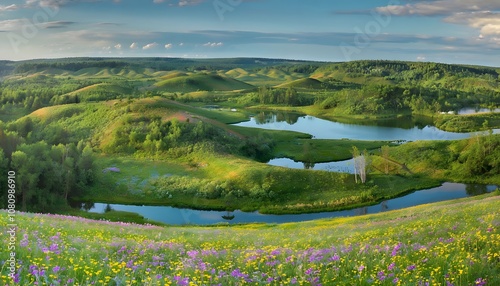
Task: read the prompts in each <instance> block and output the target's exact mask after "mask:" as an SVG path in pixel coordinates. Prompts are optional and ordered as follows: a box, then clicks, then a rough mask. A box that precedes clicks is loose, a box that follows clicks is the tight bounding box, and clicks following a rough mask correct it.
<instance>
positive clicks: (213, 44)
mask: <svg viewBox="0 0 500 286" xmlns="http://www.w3.org/2000/svg"><path fill="white" fill-rule="evenodd" d="M223 45H224V43H222V42H218V43H215V42H214V43H212V42H208V43H205V44H203V46H204V47H212V48H213V47H220V46H223Z"/></svg>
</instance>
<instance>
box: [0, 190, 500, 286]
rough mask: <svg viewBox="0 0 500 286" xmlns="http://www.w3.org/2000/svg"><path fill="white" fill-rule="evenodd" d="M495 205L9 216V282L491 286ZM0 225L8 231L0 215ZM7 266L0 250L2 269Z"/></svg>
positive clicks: (499, 276) (487, 200) (493, 201)
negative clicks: (318, 215)
mask: <svg viewBox="0 0 500 286" xmlns="http://www.w3.org/2000/svg"><path fill="white" fill-rule="evenodd" d="M499 203H500V197H499V196H492V195H487V196H481V197H475V198H468V199H461V200H455V201H449V202H442V203H436V204H431V205H422V206H418V207H413V208H408V209H405V210H399V211H391V212H386V213H381V214H375V215H365V216H360V217H349V218H335V219H323V220H317V221H311V222H302V223H288V224H281V225H266V224H249V225H241V226H232V227H228V226H213V227H159V226H152V225H144V226H141V225H134V224H129V223H114V222H108V221H92V220H88V219H83V218H77V217H69V216H60V215H42V214H31V213H18V214H17V215H16V217H15V220H16V223H17V225H18V228H17V238H18V244H17V245H16V249H15V251H16V263H17V264H16V265H17V268H15V270H14V273H15V276H14V279H15V281H16V282H18V283H19V284H21V285H35V284H38V285H50V284H55V285H59V284H61V285H71V286H72V285H92V284H95V285H499V284H500V268H499V264H500V257H499V253H500V239H499V238H500V224H499V222H500V213H499V212H498V205H499ZM0 217H1V218H2V219H1V220H0V221H1V222H0V225H1V227H2V228H3V229H8V227H7V213H6V212H5V211H1V212H0ZM186 222H187V223H189V221H186ZM2 233H3V235H1V236H0V240H1V241H2V242H3V243H4V245H8V243H9V237H10V236H9V235H7V234H6V232H5V231H4V232H2ZM8 258H9V253H8V252H7V251H2V252H1V254H0V260H2V264H3V263H4V262H5V261H6V260H7V259H8ZM3 265H5V264H3ZM0 271H1V276H0V277H1V278H0V280H1V282H0V283H1V284H3V285H8V284H12V283H13V282H12V279H10V278H9V277H8V273H9V268H8V265H5V266H4V267H2V268H1V270H0Z"/></svg>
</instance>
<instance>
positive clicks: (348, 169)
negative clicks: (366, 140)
mask: <svg viewBox="0 0 500 286" xmlns="http://www.w3.org/2000/svg"><path fill="white" fill-rule="evenodd" d="M267 164H269V165H272V166H279V167H285V168H292V169H307V170H323V171H328V172H337V173H349V174H354V163H353V160H352V159H349V160H343V161H335V162H327V163H311V162H300V161H294V160H292V159H289V158H275V159H272V160H270V161H269V162H267Z"/></svg>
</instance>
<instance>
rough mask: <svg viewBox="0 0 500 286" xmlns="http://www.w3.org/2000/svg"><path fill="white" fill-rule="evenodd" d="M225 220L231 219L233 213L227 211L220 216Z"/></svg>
mask: <svg viewBox="0 0 500 286" xmlns="http://www.w3.org/2000/svg"><path fill="white" fill-rule="evenodd" d="M221 217H222V218H223V219H225V220H233V219H234V214H233V213H232V212H230V211H227V212H226V214H225V215H223V216H221Z"/></svg>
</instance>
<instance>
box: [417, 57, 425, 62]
mask: <svg viewBox="0 0 500 286" xmlns="http://www.w3.org/2000/svg"><path fill="white" fill-rule="evenodd" d="M425 59H426V57H425V56H418V57H417V61H419V62H423V61H425Z"/></svg>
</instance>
